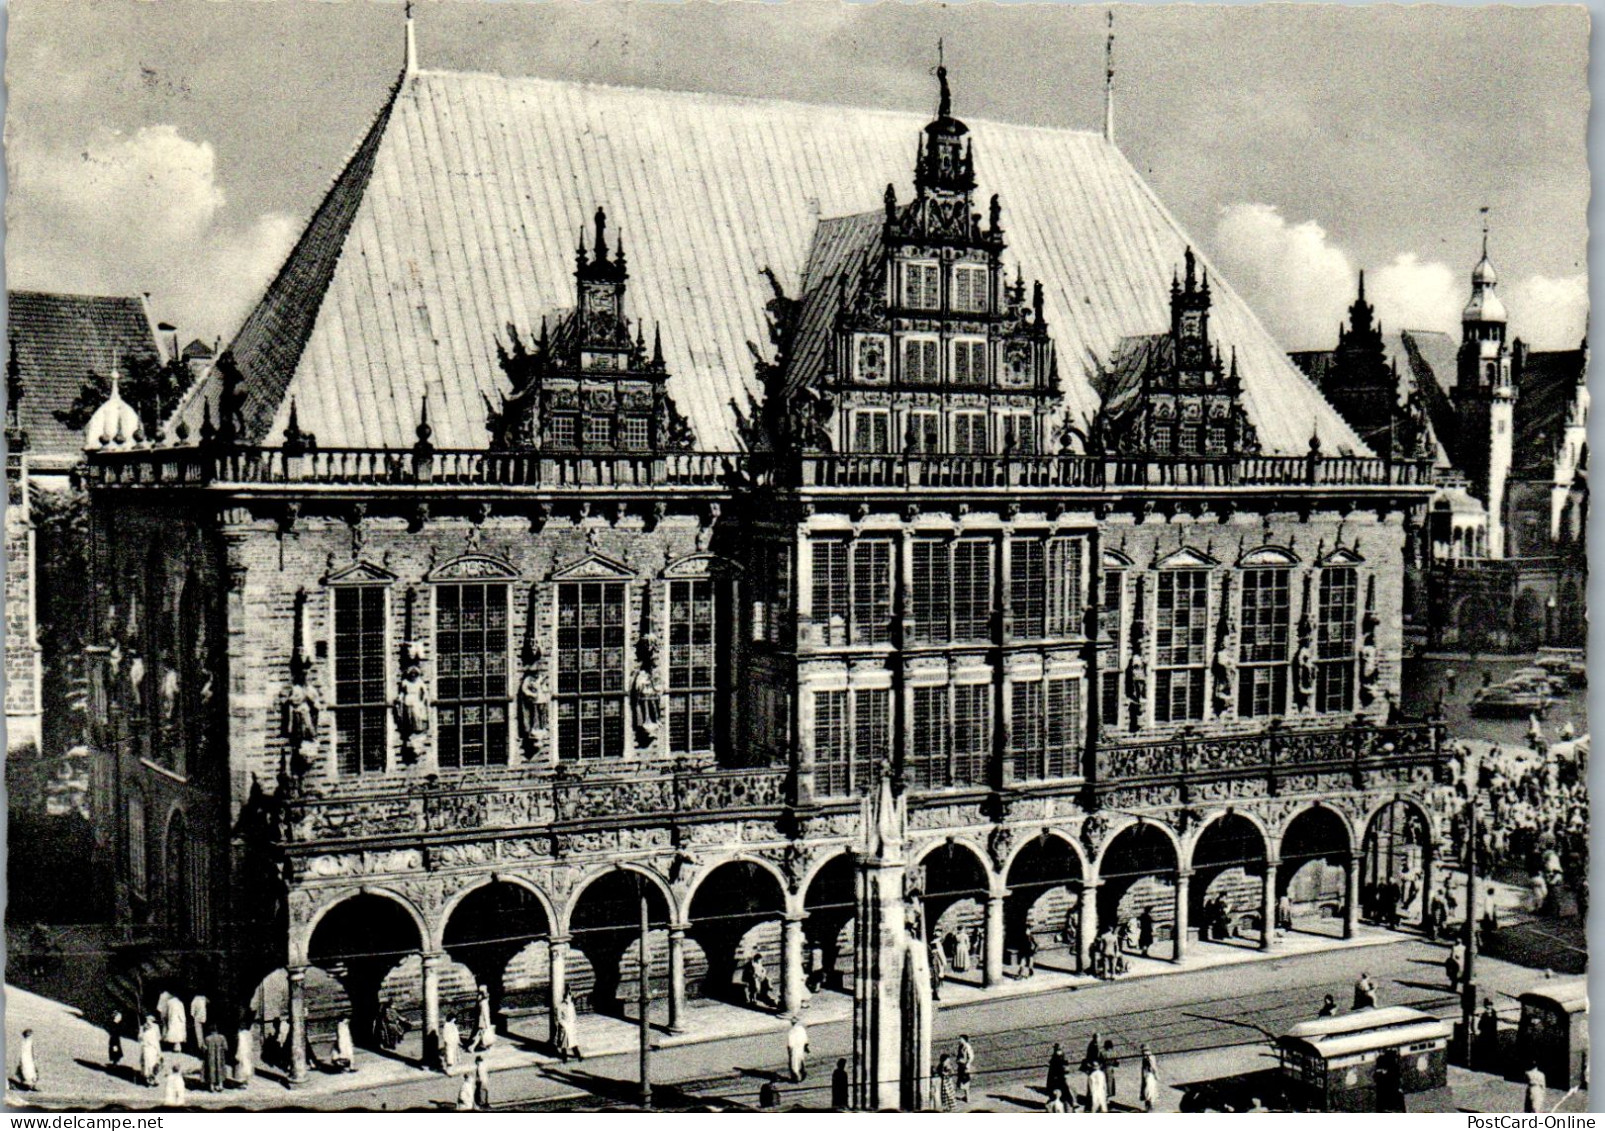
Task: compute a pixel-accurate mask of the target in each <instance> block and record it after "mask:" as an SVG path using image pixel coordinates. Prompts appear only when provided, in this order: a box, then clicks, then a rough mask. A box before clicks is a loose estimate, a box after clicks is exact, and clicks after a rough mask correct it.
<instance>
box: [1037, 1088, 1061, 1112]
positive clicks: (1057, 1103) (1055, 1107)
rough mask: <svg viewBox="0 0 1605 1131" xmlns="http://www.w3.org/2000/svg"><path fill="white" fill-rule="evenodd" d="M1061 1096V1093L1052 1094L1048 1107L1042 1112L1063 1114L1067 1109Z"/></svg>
mask: <svg viewBox="0 0 1605 1131" xmlns="http://www.w3.org/2000/svg"><path fill="white" fill-rule="evenodd" d="M1061 1096H1062V1093H1060V1092H1050V1093H1049V1094H1048V1102H1047V1105H1046V1106H1045V1107H1044V1108H1043V1109H1042V1110H1044V1111H1051V1112H1058V1113H1060V1114H1063V1113H1064V1112H1065V1110H1066V1108H1065V1106H1064V1100H1063V1099H1062V1098H1061Z"/></svg>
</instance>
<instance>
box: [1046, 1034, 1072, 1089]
mask: <svg viewBox="0 0 1605 1131" xmlns="http://www.w3.org/2000/svg"><path fill="white" fill-rule="evenodd" d="M1048 1095H1050V1096H1052V1095H1062V1096H1068V1095H1070V1062H1069V1061H1068V1060H1066V1059H1065V1056H1064V1049H1063V1048H1061V1047H1060V1045H1059V1042H1058V1041H1055V1042H1053V1051H1052V1052H1051V1053H1049V1054H1048Z"/></svg>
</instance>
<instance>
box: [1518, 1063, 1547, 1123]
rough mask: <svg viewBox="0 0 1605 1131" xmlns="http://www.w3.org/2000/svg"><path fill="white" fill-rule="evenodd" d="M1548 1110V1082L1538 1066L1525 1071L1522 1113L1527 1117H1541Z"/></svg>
mask: <svg viewBox="0 0 1605 1131" xmlns="http://www.w3.org/2000/svg"><path fill="white" fill-rule="evenodd" d="M1548 1109H1549V1081H1548V1079H1546V1078H1545V1076H1544V1070H1543V1069H1542V1068H1539V1067H1538V1065H1536V1064H1534V1065H1531V1066H1530V1067H1529V1068H1528V1069H1527V1102H1526V1103H1525V1104H1524V1105H1523V1106H1522V1111H1524V1112H1526V1113H1527V1114H1528V1115H1541V1114H1543V1113H1544V1112H1545V1111H1547V1110H1548Z"/></svg>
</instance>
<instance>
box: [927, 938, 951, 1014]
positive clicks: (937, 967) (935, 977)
mask: <svg viewBox="0 0 1605 1131" xmlns="http://www.w3.org/2000/svg"><path fill="white" fill-rule="evenodd" d="M930 952H931V1000H932V1001H941V1000H942V983H943V981H945V980H946V978H947V955H946V954H945V953H943V951H942V944H941V943H940V942H938V941H937V940H936V939H932V940H931V942H930Z"/></svg>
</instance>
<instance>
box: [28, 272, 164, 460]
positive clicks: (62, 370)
mask: <svg viewBox="0 0 1605 1131" xmlns="http://www.w3.org/2000/svg"><path fill="white" fill-rule="evenodd" d="M6 312H7V321H6V336H7V338H8V339H9V344H8V349H9V351H10V353H9V356H10V357H14V358H15V360H16V367H17V377H18V380H19V381H20V383H21V385H22V397H21V399H20V400H19V401H18V404H17V413H18V416H19V417H20V422H21V425H22V427H23V429H24V430H25V431H26V432H27V433H28V451H29V453H30V454H32V455H34V456H59V457H70V458H73V459H76V458H77V456H78V454H79V452H80V451H82V450H83V433H82V432H80V431H76V430H74V429H71V428H68V427H67V426H66V425H65V424H63V423H62V422H61V421H60V420H58V419H56V413H57V412H64V411H66V410H67V409H69V408H71V407H72V403H73V402H74V401H75V400H77V399H78V394H79V391H80V390H82V389H83V387H84V383H85V381H87V380H88V378H89V376H90V375H91V374H92V373H99V374H106V373H108V372H110V370H111V367H112V365H113V364H114V363H117V364H121V363H122V360H123V358H125V357H129V356H134V357H149V358H156V357H160V356H161V350H160V347H159V346H158V344H157V341H156V337H155V334H154V332H153V330H152V328H151V324H150V319H149V318H148V317H147V316H146V314H145V304H144V302H143V301H142V300H141V299H140V298H139V297H138V296H126V295H62V294H51V293H49V292H46V291H8V292H7V293H6Z"/></svg>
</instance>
